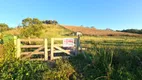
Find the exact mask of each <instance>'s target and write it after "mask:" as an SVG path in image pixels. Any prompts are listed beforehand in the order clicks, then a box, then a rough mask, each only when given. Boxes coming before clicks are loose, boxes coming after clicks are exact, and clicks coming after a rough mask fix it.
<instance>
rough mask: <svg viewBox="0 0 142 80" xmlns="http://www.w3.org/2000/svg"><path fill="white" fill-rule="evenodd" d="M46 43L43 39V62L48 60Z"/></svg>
mask: <svg viewBox="0 0 142 80" xmlns="http://www.w3.org/2000/svg"><path fill="white" fill-rule="evenodd" d="M47 45H48V42H47V39H44V60H45V61H46V60H48V46H47Z"/></svg>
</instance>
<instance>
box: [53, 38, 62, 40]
mask: <svg viewBox="0 0 142 80" xmlns="http://www.w3.org/2000/svg"><path fill="white" fill-rule="evenodd" d="M53 39H54V40H63V39H64V38H53Z"/></svg>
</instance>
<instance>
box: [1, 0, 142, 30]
mask: <svg viewBox="0 0 142 80" xmlns="http://www.w3.org/2000/svg"><path fill="white" fill-rule="evenodd" d="M27 17H31V18H39V19H40V20H49V19H51V20H57V21H58V22H59V23H60V24H64V25H77V26H80V25H83V26H95V27H96V28H98V29H106V28H111V29H114V30H121V29H128V28H135V29H142V0H0V23H6V24H8V25H9V26H10V27H15V26H17V25H19V24H21V21H22V19H24V18H27Z"/></svg>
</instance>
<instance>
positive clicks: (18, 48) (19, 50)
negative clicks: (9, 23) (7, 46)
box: [16, 39, 21, 58]
mask: <svg viewBox="0 0 142 80" xmlns="http://www.w3.org/2000/svg"><path fill="white" fill-rule="evenodd" d="M20 44H21V43H20V39H17V43H16V45H17V46H16V47H17V55H16V57H17V58H20V53H21V46H20Z"/></svg>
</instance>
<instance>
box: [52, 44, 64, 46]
mask: <svg viewBox="0 0 142 80" xmlns="http://www.w3.org/2000/svg"><path fill="white" fill-rule="evenodd" d="M54 46H63V44H54Z"/></svg>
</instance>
